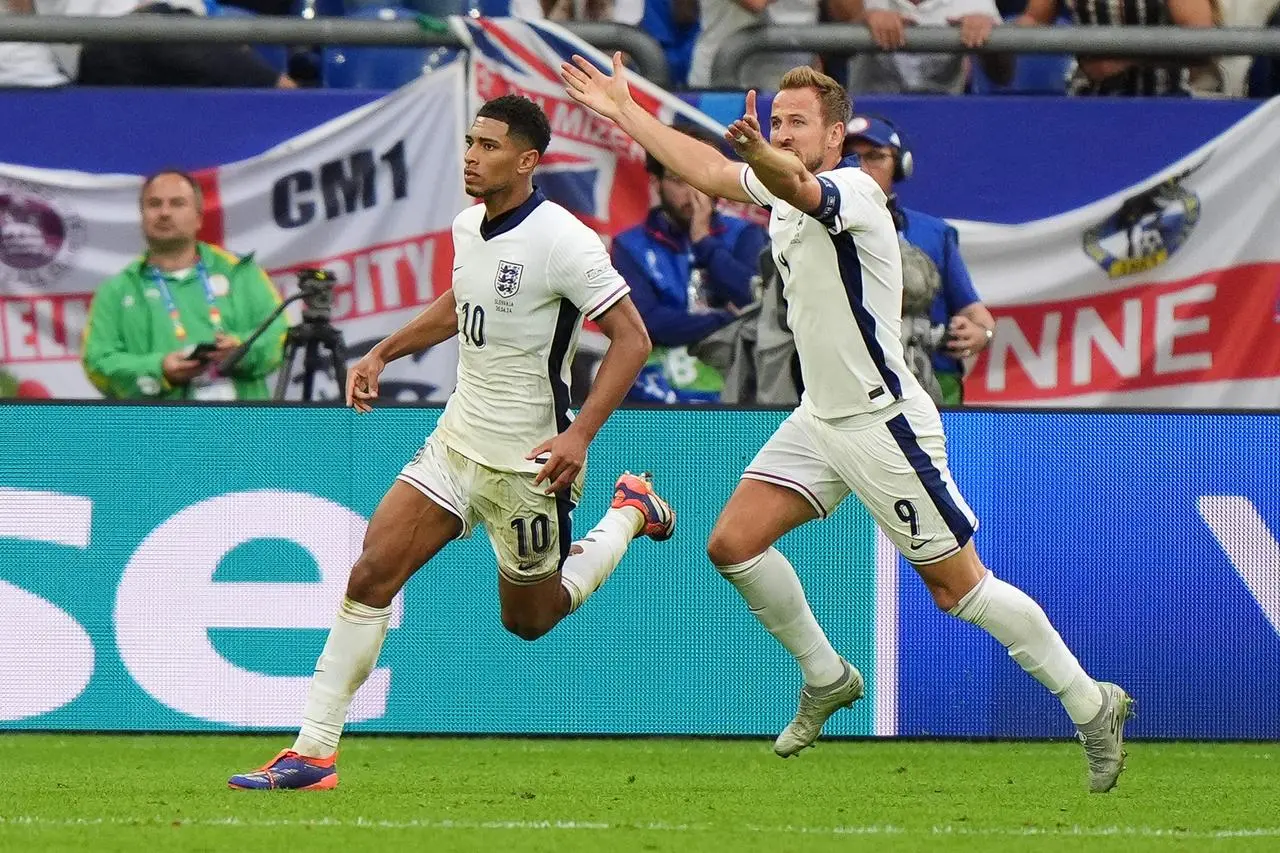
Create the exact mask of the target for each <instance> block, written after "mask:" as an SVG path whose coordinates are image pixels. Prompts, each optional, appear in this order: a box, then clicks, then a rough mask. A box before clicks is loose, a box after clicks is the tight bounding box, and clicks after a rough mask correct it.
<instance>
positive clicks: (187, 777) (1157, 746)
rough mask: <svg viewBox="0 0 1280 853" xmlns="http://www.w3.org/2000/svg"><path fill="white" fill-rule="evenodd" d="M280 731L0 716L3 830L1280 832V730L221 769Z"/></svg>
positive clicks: (1092, 837)
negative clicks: (1275, 739)
mask: <svg viewBox="0 0 1280 853" xmlns="http://www.w3.org/2000/svg"><path fill="white" fill-rule="evenodd" d="M287 742H288V738H280V737H271V738H267V737H223V736H193V737H180V736H120V737H117V736H110V737H109V736H95V735H29V734H4V735H0V850H2V851H24V853H26V851H77V853H90V851H93V853H96V851H171V850H172V851H221V850H228V851H231V850H234V851H244V850H266V849H286V850H303V851H328V850H340V851H344V853H358V852H359V851H364V850H366V849H368V850H376V851H379V853H383V851H394V850H414V851H504V853H505V851H556V853H577V851H608V853H621V852H622V851H633V850H634V851H699V853H702V851H726V853H727V852H728V851H733V853H739V851H770V853H773V851H828V850H841V851H848V850H874V851H877V853H888V851H916V850H921V851H990V850H1012V851H1057V850H1081V851H1090V853H1093V851H1124V853H1141V851H1153V850H1159V851H1166V850H1186V851H1201V850H1208V851H1214V850H1231V851H1238V850H1239V851H1243V850H1268V851H1275V850H1280V784H1278V783H1280V744H1266V743H1245V744H1204V743H1178V744H1168V743H1141V742H1137V743H1132V744H1131V745H1130V748H1129V752H1130V757H1129V770H1128V771H1127V772H1126V773H1125V774H1124V775H1123V776H1122V777H1121V781H1120V786H1119V787H1118V788H1117V789H1116V790H1115V791H1114V792H1112V793H1111V794H1108V795H1101V796H1100V795H1089V794H1088V793H1086V791H1085V786H1084V759H1083V757H1082V754H1081V751H1080V748H1079V747H1078V746H1077V745H1076V744H1074V743H1032V744H1019V743H991V744H986V743H984V744H970V743H922V742H892V741H889V742H885V741H825V742H820V743H819V745H818V747H817V748H816V749H813V750H808V751H806V752H805V753H804V754H802V755H801V756H800V757H798V758H793V759H791V760H788V761H782V760H780V759H778V758H776V757H775V756H774V755H773V754H772V752H771V751H770V749H769V741H768V740H767V739H761V740H760V741H758V742H745V741H693V740H690V741H686V740H670V741H666V740H631V741H627V740H617V741H613V740H574V741H557V740H453V739H398V738H397V739H393V738H369V737H366V738H360V737H351V738H348V739H347V740H346V741H345V742H344V747H343V751H342V754H341V760H340V762H339V767H340V770H341V779H342V781H341V784H340V786H339V787H338V789H337V790H335V791H329V792H314V793H294V792H284V793H281V792H275V793H268V794H260V793H255V792H243V791H230V790H228V789H227V788H226V777H227V776H229V775H231V774H232V773H235V772H239V771H243V770H246V769H251V768H253V767H256V766H258V765H259V764H261V763H263V762H264V761H265V760H267V759H268V758H269V757H270V756H271V755H273V754H274V753H275V752H276V751H277V750H278V749H280V748H281V746H283V745H287Z"/></svg>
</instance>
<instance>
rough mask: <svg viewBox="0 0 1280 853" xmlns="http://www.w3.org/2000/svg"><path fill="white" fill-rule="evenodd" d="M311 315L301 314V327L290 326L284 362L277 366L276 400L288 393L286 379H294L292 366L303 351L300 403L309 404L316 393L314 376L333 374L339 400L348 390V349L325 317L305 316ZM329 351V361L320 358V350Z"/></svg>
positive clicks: (339, 334) (286, 337)
mask: <svg viewBox="0 0 1280 853" xmlns="http://www.w3.org/2000/svg"><path fill="white" fill-rule="evenodd" d="M310 313H311V312H310V311H303V312H302V323H301V325H298V326H292V327H290V329H289V332H288V334H286V335H285V341H284V362H283V363H281V365H280V373H279V374H278V375H277V377H276V393H275V399H276V400H283V399H284V397H285V393H286V392H287V391H288V389H289V379H290V377H291V376H292V375H293V362H294V358H295V356H297V354H298V350H302V353H303V356H302V399H303V400H307V401H310V400H311V398H312V395H313V393H314V392H315V380H316V374H317V373H319V372H321V371H324V372H325V373H326V374H327V373H328V372H329V371H330V370H332V371H333V378H334V379H335V380H337V383H338V395H339V397H341V396H342V394H343V393H345V389H346V387H347V347H346V344H345V343H344V342H343V340H342V332H339V331H338V330H337V329H336V328H334V327H333V325H332V324H331V323H330V322H329V321H328V319H327V318H326V317H323V316H321V317H315V316H308V314H310ZM321 347H324V348H325V349H327V350H328V357H327V358H326V357H325V356H324V355H321V353H320V349H321Z"/></svg>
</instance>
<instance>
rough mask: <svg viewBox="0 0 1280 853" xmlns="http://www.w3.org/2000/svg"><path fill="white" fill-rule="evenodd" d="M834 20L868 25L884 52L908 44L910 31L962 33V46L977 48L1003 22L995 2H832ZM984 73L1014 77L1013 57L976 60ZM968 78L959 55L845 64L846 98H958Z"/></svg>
mask: <svg viewBox="0 0 1280 853" xmlns="http://www.w3.org/2000/svg"><path fill="white" fill-rule="evenodd" d="M831 17H832V19H833V20H836V21H845V22H848V23H852V24H864V23H865V24H866V25H867V28H868V29H869V30H871V35H872V38H874V39H875V42H876V44H877V45H879V46H880V47H881V48H883V49H884V50H885V51H894V50H896V49H897V48H899V47H902V46H903V45H904V44H906V28H907V27H910V26H946V25H948V24H950V25H954V26H958V27H959V28H960V38H961V41H962V42H963V43H964V45H965V46H966V47H974V48H976V47H981V46H982V45H984V44H986V43H987V39H988V38H989V37H990V36H991V31H992V29H994V28H995V27H996V26H998V25H999V24H1000V23H1001V18H1000V12H999V10H998V9H997V8H996V4H995V2H994V0H923V2H920V3H915V2H912V0H831ZM979 61H980V62H981V63H982V70H983V71H985V72H986V74H987V76H988V77H990V78H991V80H992V81H993V82H996V83H999V84H1005V83H1008V82H1009V81H1010V80H1011V79H1012V78H1013V58H1012V57H1010V56H1006V55H1003V54H995V53H984V54H981V55H980V56H979ZM968 78H969V69H968V57H966V56H965V55H964V54H960V53H877V52H869V53H862V54H858V55H856V56H854V57H853V58H851V59H850V60H849V85H848V89H849V92H850V93H854V92H858V93H868V92H883V93H898V92H928V93H935V94H951V95H958V94H960V93H962V92H964V89H965V83H966V82H967V81H968Z"/></svg>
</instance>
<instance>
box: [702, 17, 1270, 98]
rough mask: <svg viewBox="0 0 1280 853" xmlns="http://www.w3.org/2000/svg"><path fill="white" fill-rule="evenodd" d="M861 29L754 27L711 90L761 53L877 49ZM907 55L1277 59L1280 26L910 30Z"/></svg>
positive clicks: (737, 37) (742, 33) (719, 55)
mask: <svg viewBox="0 0 1280 853" xmlns="http://www.w3.org/2000/svg"><path fill="white" fill-rule="evenodd" d="M879 50H880V47H879V46H877V45H876V43H875V42H874V41H872V39H871V32H870V31H869V30H868V29H867V28H866V27H864V26H862V25H859V24H820V25H814V26H800V27H796V26H792V27H749V28H747V29H743V30H739V31H738V32H736V33H733V34H732V35H730V36H729V37H727V38H726V39H725V40H724V41H723V42H722V43H721V44H720V49H719V50H718V51H717V52H716V56H715V60H714V62H713V63H712V66H711V81H712V85H713V86H715V87H717V88H723V89H739V88H741V86H740V85H739V83H738V80H739V74H740V73H741V71H742V69H743V67H744V66H745V65H746V64H747V62H748V61H750V59H751V57H753V56H755V55H756V54H759V53H775V52H781V51H787V52H790V51H804V52H810V51H812V52H813V53H827V54H837V55H849V54H855V53H863V52H866V51H879ZM899 51H901V52H906V53H934V52H936V53H947V52H956V53H959V52H963V53H1072V54H1084V55H1088V54H1093V55H1113V56H1280V29H1245V28H1228V27H1221V28H1215V29H1189V28H1186V27H1066V26H1063V27H1012V26H1007V27H997V28H996V29H995V31H994V32H992V33H991V38H990V39H989V40H988V41H987V43H986V45H984V46H983V47H982V48H979V49H977V50H972V49H970V48H966V47H965V46H964V45H963V44H961V42H960V30H959V29H958V28H956V27H908V28H907V30H906V46H904V47H902V48H899Z"/></svg>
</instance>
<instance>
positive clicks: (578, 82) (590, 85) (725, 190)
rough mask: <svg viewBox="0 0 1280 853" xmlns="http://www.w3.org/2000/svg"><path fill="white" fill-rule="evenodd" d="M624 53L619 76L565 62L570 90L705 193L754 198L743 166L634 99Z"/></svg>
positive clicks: (580, 60)
mask: <svg viewBox="0 0 1280 853" xmlns="http://www.w3.org/2000/svg"><path fill="white" fill-rule="evenodd" d="M626 75H627V71H626V68H624V67H623V65H622V54H621V53H615V54H614V55H613V74H611V75H610V74H606V73H604V72H603V71H601V70H600V69H599V68H596V66H595V65H593V64H592V63H591V62H590V61H588V60H587V59H586V58H584V57H581V56H574V57H573V63H572V64H571V63H568V62H566V63H564V64H563V65H561V66H560V76H561V78H562V79H563V80H564V87H565V91H566V92H568V93H569V96H570V97H571V98H573V99H574V100H575V101H577V102H578V103H580V104H582V105H583V106H585V107H587V108H588V109H590V110H592V111H593V112H595V113H597V114H598V115H600V116H602V117H604V118H607V119H610V120H611V121H614V122H616V123H617V125H618V127H620V128H622V130H623V132H625V133H626V134H627V135H628V136H630V137H631V138H632V139H634V140H635V141H636V142H638V143H639V144H640V146H641V147H642V148H644V150H646V151H648V152H649V153H650V154H652V155H653V156H654V157H655V158H657V159H658V161H659V162H661V163H662V165H663V166H665V167H666V168H667V169H668V170H670V171H672V172H675V173H676V174H677V175H679V176H680V177H681V178H682V179H684V181H685V183H688V184H690V185H691V186H694V187H697V188H698V189H700V190H702V191H703V192H704V193H707V194H708V195H712V196H719V197H720V198H728V199H733V200H734V201H745V202H754V201H755V199H753V198H751V196H750V195H748V194H747V192H746V191H745V190H744V189H743V188H742V181H741V177H740V176H741V174H742V166H741V165H739V164H736V163H734V162H733V161H731V160H730V159H729V158H728V157H725V156H724V155H723V154H721V153H720V152H719V151H716V150H715V149H714V148H712V147H711V146H710V145H707V144H705V143H703V142H699V141H698V140H696V139H694V138H692V137H690V136H688V135H687V134H684V133H681V132H680V131H678V130H676V129H675V128H671V127H667V126H666V125H665V124H663V123H662V122H660V121H658V119H656V118H654V117H653V116H652V115H650V114H649V112H648V111H647V110H645V109H644V108H643V107H641V106H640V105H639V104H637V103H636V102H635V101H634V100H633V99H632V97H631V87H630V86H629V85H628V84H627V76H626Z"/></svg>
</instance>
